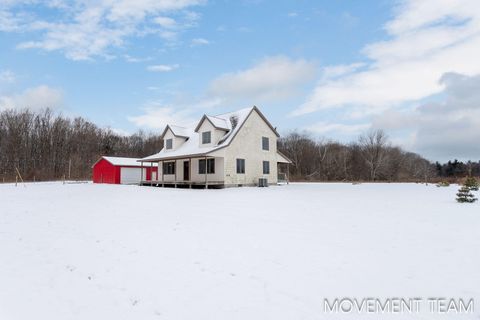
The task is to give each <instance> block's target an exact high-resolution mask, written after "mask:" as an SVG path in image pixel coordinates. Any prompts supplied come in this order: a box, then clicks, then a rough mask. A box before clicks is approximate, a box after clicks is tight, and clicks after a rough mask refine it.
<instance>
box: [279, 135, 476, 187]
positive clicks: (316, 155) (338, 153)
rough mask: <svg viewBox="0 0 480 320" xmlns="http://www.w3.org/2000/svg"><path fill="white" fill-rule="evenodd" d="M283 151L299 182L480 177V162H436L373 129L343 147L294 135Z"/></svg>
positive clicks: (286, 139)
mask: <svg viewBox="0 0 480 320" xmlns="http://www.w3.org/2000/svg"><path fill="white" fill-rule="evenodd" d="M279 150H280V151H281V152H282V153H284V154H285V155H286V156H287V157H288V158H289V159H290V160H292V164H291V165H290V177H291V179H292V180H297V181H391V182H393V181H405V182H407V181H411V182H425V181H438V180H449V181H452V182H453V181H455V180H457V179H459V178H463V177H465V176H468V175H469V174H471V175H473V176H479V175H480V162H467V163H463V162H459V161H457V160H455V161H453V162H451V161H449V162H448V163H446V164H443V165H442V164H440V163H438V162H437V163H432V162H430V161H428V160H426V159H424V158H423V157H421V156H420V155H418V154H416V153H412V152H408V151H405V150H403V149H402V148H400V147H398V146H393V145H392V144H391V143H390V142H389V140H388V137H387V135H386V134H385V132H383V131H382V130H371V131H368V132H366V133H364V134H362V135H361V136H360V137H359V138H358V139H357V141H354V142H352V143H349V144H343V143H339V142H336V141H330V140H323V139H314V138H313V137H312V136H310V135H308V134H306V133H298V132H292V133H290V134H288V135H286V136H285V137H283V138H282V139H280V141H279Z"/></svg>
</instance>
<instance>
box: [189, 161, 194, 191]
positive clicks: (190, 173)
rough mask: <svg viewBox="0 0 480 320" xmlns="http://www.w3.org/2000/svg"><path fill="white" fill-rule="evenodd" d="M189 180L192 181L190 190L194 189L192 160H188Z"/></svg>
mask: <svg viewBox="0 0 480 320" xmlns="http://www.w3.org/2000/svg"><path fill="white" fill-rule="evenodd" d="M188 162H189V163H188V179H189V180H190V181H189V186H190V187H189V188H190V189H191V188H192V182H193V180H192V158H188Z"/></svg>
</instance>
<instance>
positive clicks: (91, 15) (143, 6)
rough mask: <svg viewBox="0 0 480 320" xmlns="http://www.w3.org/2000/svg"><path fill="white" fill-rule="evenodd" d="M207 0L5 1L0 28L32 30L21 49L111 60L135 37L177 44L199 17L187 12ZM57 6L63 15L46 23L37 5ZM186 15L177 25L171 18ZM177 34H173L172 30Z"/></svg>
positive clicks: (0, 9)
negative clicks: (152, 37) (182, 32)
mask: <svg viewBox="0 0 480 320" xmlns="http://www.w3.org/2000/svg"><path fill="white" fill-rule="evenodd" d="M203 2H204V1H203V0H138V1H129V0H120V1H110V0H101V1H93V2H92V1H82V0H76V1H66V0H65V1H60V0H55V1H53V2H47V3H45V2H41V1H35V0H32V1H7V2H5V1H4V2H2V3H1V4H0V30H2V31H7V32H23V33H29V32H31V34H32V36H33V37H35V38H34V39H33V40H29V41H25V42H22V43H19V44H18V45H17V48H19V49H32V48H38V49H42V50H45V51H54V50H60V51H62V52H64V53H65V55H66V57H68V58H70V59H73V60H87V59H92V58H93V57H95V56H102V57H106V58H109V57H111V54H110V53H109V49H111V48H112V47H119V46H123V45H124V44H125V39H126V38H128V37H131V36H135V35H142V34H146V33H156V34H158V35H159V36H160V37H162V38H164V39H167V40H173V39H175V37H176V35H177V32H179V30H181V29H182V28H186V27H190V26H193V25H194V24H195V21H196V20H197V19H198V17H199V16H198V14H195V13H192V12H191V11H185V10H187V9H188V8H190V7H192V6H196V5H199V4H202V3H203ZM41 6H43V7H50V8H51V7H55V8H56V10H59V12H60V14H57V15H55V17H56V18H55V19H52V20H51V21H48V22H47V21H43V20H42V19H41V18H40V17H38V16H36V14H35V9H36V8H35V7H41ZM178 11H185V12H183V15H182V17H181V21H180V22H177V21H176V20H174V19H173V18H171V17H168V16H167V14H171V13H176V12H178ZM173 28H174V29H175V30H172V29H173Z"/></svg>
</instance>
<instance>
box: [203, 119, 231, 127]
mask: <svg viewBox="0 0 480 320" xmlns="http://www.w3.org/2000/svg"><path fill="white" fill-rule="evenodd" d="M207 118H208V120H209V121H210V122H211V123H212V124H213V125H214V126H215V127H216V128H220V129H225V130H230V129H231V127H232V125H231V122H230V119H225V118H219V117H217V116H207Z"/></svg>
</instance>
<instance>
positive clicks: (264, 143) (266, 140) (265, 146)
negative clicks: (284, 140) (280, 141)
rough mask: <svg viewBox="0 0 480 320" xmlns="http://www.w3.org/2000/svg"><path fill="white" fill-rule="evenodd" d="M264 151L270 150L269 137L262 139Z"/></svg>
mask: <svg viewBox="0 0 480 320" xmlns="http://www.w3.org/2000/svg"><path fill="white" fill-rule="evenodd" d="M262 150H267V151H268V150H270V143H269V139H268V138H267V137H262Z"/></svg>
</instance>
